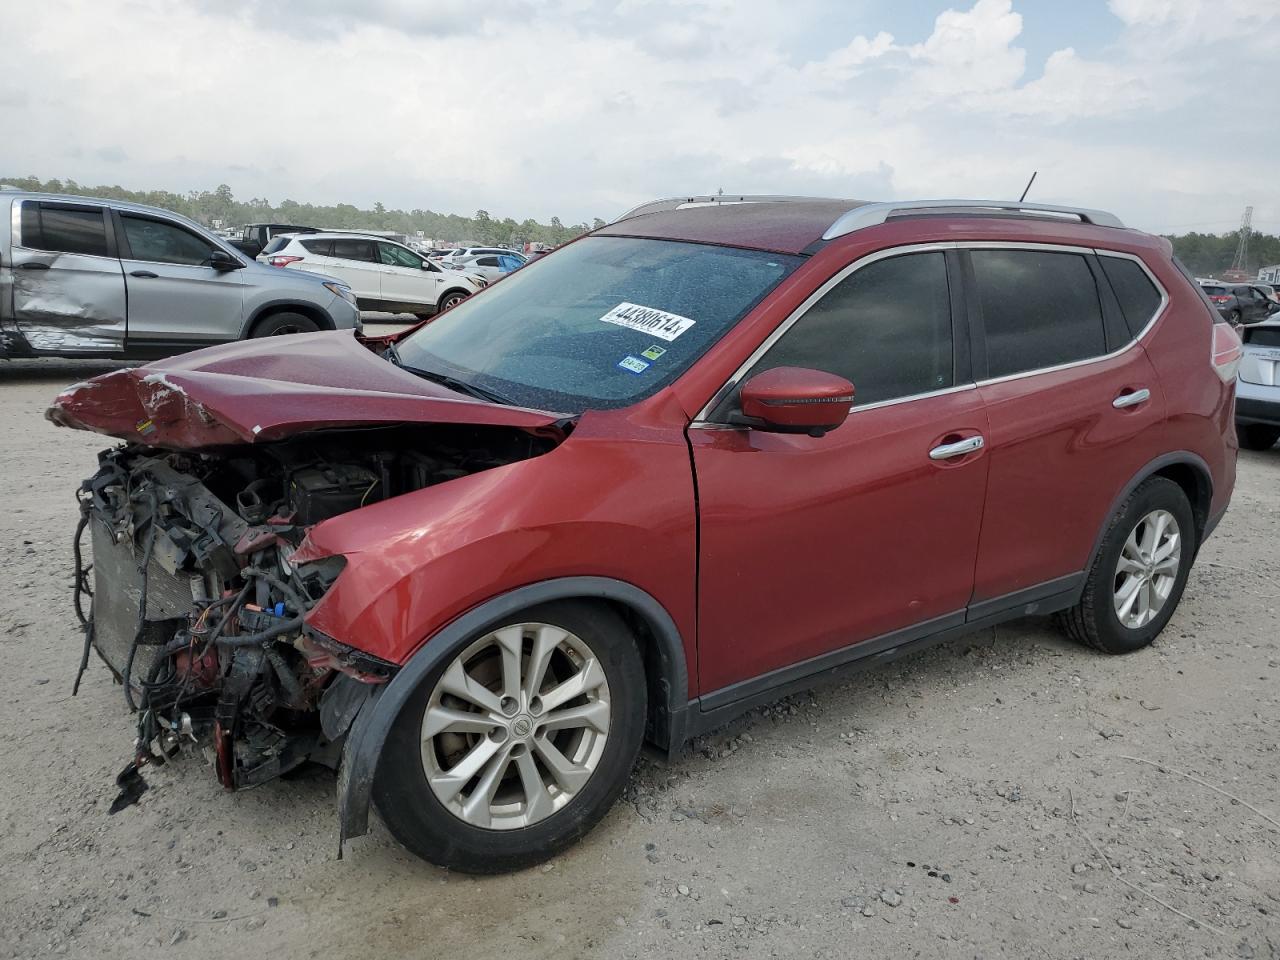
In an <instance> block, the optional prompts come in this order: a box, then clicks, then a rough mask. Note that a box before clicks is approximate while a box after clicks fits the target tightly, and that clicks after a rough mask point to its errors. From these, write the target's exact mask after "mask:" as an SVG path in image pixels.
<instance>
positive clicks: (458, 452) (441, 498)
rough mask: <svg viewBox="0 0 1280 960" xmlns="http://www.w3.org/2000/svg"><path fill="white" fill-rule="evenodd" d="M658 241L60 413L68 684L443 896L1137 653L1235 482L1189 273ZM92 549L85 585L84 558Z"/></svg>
mask: <svg viewBox="0 0 1280 960" xmlns="http://www.w3.org/2000/svg"><path fill="white" fill-rule="evenodd" d="M728 199H729V198H719V200H720V202H716V201H715V200H712V199H710V198H702V199H698V198H690V199H688V200H683V201H682V200H672V201H659V202H657V203H653V204H648V205H645V206H644V207H641V208H638V209H636V210H634V211H632V212H631V213H629V214H627V215H626V216H624V217H623V218H621V219H620V220H618V221H616V222H615V223H613V224H610V225H609V226H606V227H604V228H602V229H600V230H597V231H595V232H594V233H592V234H590V235H588V236H586V237H584V238H582V239H580V240H578V241H576V242H574V243H572V244H570V245H568V246H566V247H564V248H563V249H561V250H559V251H557V252H556V253H555V254H554V255H552V256H549V257H546V258H544V259H543V260H540V261H539V262H537V263H534V264H531V265H530V266H528V267H526V268H525V269H523V270H520V271H518V272H517V273H515V274H513V275H512V276H511V277H509V278H508V279H506V280H504V281H503V282H502V283H500V284H496V285H494V286H493V287H491V288H489V289H488V290H486V291H484V292H482V293H481V294H479V295H477V296H474V297H472V298H471V299H470V300H468V301H466V302H465V303H462V304H460V305H459V306H457V307H455V308H453V309H452V310H450V311H448V312H447V313H445V314H443V315H442V316H440V317H439V318H438V319H436V320H434V321H433V322H430V323H428V324H425V325H423V326H420V327H418V328H416V329H414V330H412V331H409V332H407V333H405V334H402V335H399V336H395V337H386V338H382V339H376V338H369V337H362V336H360V335H358V334H355V333H353V332H351V331H342V332H336V333H313V334H306V335H299V336H294V337H290V338H288V339H287V340H283V341H282V340H269V341H254V342H251V343H237V344H229V345H226V346H219V347H213V348H210V349H207V350H202V351H199V352H197V353H193V354H189V355H187V356H184V357H181V358H177V359H173V360H167V361H161V362H157V363H153V364H150V365H148V366H145V367H140V368H137V369H128V370H120V371H117V372H114V373H110V374H106V375H104V376H101V377H98V378H96V379H94V380H91V381H89V382H88V383H84V384H79V385H77V386H74V387H71V388H70V389H68V390H66V391H65V392H64V393H62V394H61V395H60V396H59V397H58V398H57V400H56V401H55V403H54V405H53V407H52V408H51V409H50V411H49V416H50V417H51V418H52V419H53V420H54V421H55V422H57V423H60V424H63V425H66V426H71V427H77V428H81V429H87V430H96V431H99V432H101V433H105V434H108V435H111V436H114V437H117V438H119V439H121V440H123V441H125V442H124V443H123V444H122V445H119V446H116V447H115V448H113V449H110V450H108V451H105V452H104V453H102V454H101V455H100V457H99V465H98V470H97V472H96V473H95V474H94V475H93V476H92V477H91V478H89V479H88V480H86V481H85V483H84V484H83V486H82V487H81V490H80V499H81V505H82V522H81V528H80V531H79V533H78V535H77V545H78V548H77V556H78V557H85V556H87V553H88V551H89V550H90V549H91V552H92V558H93V562H92V569H91V572H90V569H89V567H88V566H87V564H82V565H81V568H80V570H79V572H78V575H77V578H76V579H77V598H76V599H77V606H78V608H82V607H83V605H84V604H83V598H84V595H86V594H88V593H90V592H91V593H92V601H91V603H89V604H88V605H87V610H85V611H84V620H85V622H86V637H85V647H84V655H83V661H82V665H81V670H82V671H83V669H84V667H83V663H84V661H87V659H88V656H89V650H90V647H91V646H92V647H93V648H96V649H97V651H98V653H99V654H100V655H101V656H102V659H103V660H105V662H106V663H107V665H108V666H109V667H110V668H111V670H112V672H113V673H114V674H115V676H116V677H117V678H119V679H120V680H122V681H123V689H124V693H125V697H126V699H127V700H128V702H129V705H130V706H131V707H133V708H134V709H136V710H137V711H138V722H139V736H138V741H137V743H138V745H139V746H138V747H137V752H136V756H135V757H134V758H133V763H131V764H130V766H129V767H127V768H126V769H125V771H124V773H122V775H121V778H120V783H121V786H122V787H123V791H122V794H121V797H120V799H119V800H118V805H124V804H127V803H128V802H129V801H130V800H132V799H135V798H136V797H137V796H138V795H139V793H140V792H141V790H142V789H144V788H145V782H144V781H143V780H142V779H141V778H140V776H139V774H138V767H140V766H142V765H143V764H146V763H157V762H162V761H163V760H164V759H165V758H167V757H169V756H171V755H172V754H173V753H174V752H175V751H176V750H177V749H178V746H179V744H180V743H183V742H190V739H191V738H194V739H196V740H197V741H200V742H202V743H204V744H206V745H207V746H208V747H210V748H211V749H210V750H209V751H208V752H209V755H210V756H212V757H214V758H215V761H214V766H215V768H216V774H217V776H218V778H219V779H220V780H221V782H222V783H223V784H224V785H225V786H227V787H228V788H233V789H239V788H243V787H250V786H253V785H255V784H258V783H261V782H263V781H264V780H267V779H269V778H271V777H275V776H278V775H280V774H282V773H284V772H286V771H288V770H290V769H291V768H293V767H296V766H297V765H299V764H301V763H304V762H306V761H313V762H314V761H318V762H322V763H326V764H329V765H330V766H333V767H335V768H336V769H337V770H338V771H339V773H338V794H339V810H340V822H341V831H342V836H343V837H344V838H349V837H353V836H357V835H360V834H363V833H364V832H365V830H366V827H367V822H368V816H369V806H370V803H371V802H372V803H373V804H374V805H376V806H377V808H378V810H379V811H380V813H381V816H382V817H383V819H384V820H385V821H386V823H387V825H388V827H389V828H390V829H391V831H392V833H394V835H395V836H396V837H397V838H398V839H399V840H400V841H402V842H403V843H404V844H405V845H406V846H407V847H408V848H409V849H411V850H412V851H414V852H415V853H417V854H419V855H421V856H422V857H425V858H426V859H428V860H431V861H434V862H435V863H439V864H444V865H447V866H450V867H453V868H457V869H461V870H467V871H477V872H489V871H499V870H507V869H513V868H519V867H522V866H526V865H528V864H532V863H535V862H537V861H539V860H541V859H543V858H545V857H548V856H550V855H551V854H554V853H556V852H557V851H559V850H561V849H562V848H564V847H565V846H567V845H568V844H570V843H572V842H573V841H574V840H575V839H577V838H578V837H581V836H582V835H583V834H584V833H585V832H586V831H587V830H589V829H590V828H591V826H592V825H593V824H595V823H596V822H597V821H598V820H599V819H600V818H601V817H602V816H603V815H604V813H605V811H606V810H608V808H609V806H610V804H612V803H613V801H614V799H615V798H616V797H617V796H618V794H619V791H620V790H621V789H622V787H623V784H624V781H625V779H626V777H627V775H628V772H629V770H630V768H631V766H632V763H633V761H634V760H635V757H636V753H637V750H638V749H639V748H640V745H641V743H642V741H646V740H647V741H649V742H651V743H652V744H654V745H656V746H657V747H659V748H661V749H663V750H666V751H675V750H677V749H678V748H679V747H680V746H681V744H682V743H683V742H684V741H685V740H686V739H687V738H688V737H690V736H691V735H693V734H696V733H698V732H700V731H704V730H707V729H710V728H712V727H714V726H716V725H718V724H721V723H723V722H724V721H726V720H727V719H729V718H731V717H732V716H734V715H735V714H737V713H739V712H741V711H743V710H745V709H747V708H749V707H751V706H753V705H756V704H759V703H761V702H764V701H767V700H769V699H772V698H776V697H778V696H780V695H782V694H784V693H786V692H789V691H792V690H795V689H798V688H801V687H804V686H808V685H811V684H812V683H814V682H815V681H816V680H817V679H819V678H820V677H822V676H826V675H830V674H833V673H836V672H838V671H840V670H841V669H844V668H851V667H855V666H862V665H865V664H868V663H876V662H881V661H883V660H885V659H887V658H889V657H893V656H896V655H898V654H901V653H904V652H906V651H910V650H913V649H916V648H919V647H921V646H923V645H926V644H929V643H935V642H938V641H940V640H945V639H948V638H951V637H954V636H956V635H958V634H961V633H964V632H966V631H970V630H973V629H976V628H978V627H981V626H987V625H991V624H994V623H997V622H1000V621H1002V620H1007V619H1010V618H1013V617H1021V616H1024V615H1027V614H1053V613H1056V614H1058V615H1059V618H1060V620H1061V622H1062V624H1063V626H1064V627H1065V628H1066V630H1067V631H1068V632H1069V633H1070V634H1071V635H1072V636H1074V637H1076V638H1078V639H1079V640H1081V641H1084V642H1086V643H1088V644H1090V645H1092V646H1093V647H1096V648H1097V649H1099V650H1102V651H1105V652H1107V653H1127V652H1129V651H1133V650H1137V649H1139V648H1141V647H1144V646H1145V645H1147V644H1149V643H1150V642H1151V641H1152V640H1153V639H1154V638H1155V637H1156V635H1157V634H1159V632H1160V631H1161V630H1162V629H1163V628H1164V626H1165V624H1166V623H1167V622H1168V620H1169V618H1170V616H1172V614H1173V612H1174V609H1175V608H1176V606H1177V604H1178V600H1179V598H1180V597H1181V594H1182V591H1183V587H1184V585H1185V583H1186V580H1187V575H1188V572H1189V570H1190V568H1191V564H1192V562H1193V560H1194V559H1195V556H1196V551H1197V550H1198V548H1199V546H1200V544H1201V543H1202V542H1203V541H1204V539H1205V537H1207V536H1208V535H1209V534H1210V532H1211V531H1212V530H1213V528H1214V526H1215V524H1217V522H1218V521H1219V519H1220V518H1221V517H1222V514H1223V512H1224V511H1225V510H1226V508H1227V503H1228V500H1229V498H1230V496H1231V489H1232V484H1233V482H1234V475H1235V456H1236V441H1235V434H1234V427H1233V420H1232V408H1233V377H1234V373H1235V366H1236V364H1237V362H1238V360H1239V355H1240V345H1239V341H1238V339H1237V338H1236V335H1235V333H1234V332H1233V331H1232V330H1231V328H1230V327H1229V326H1228V325H1226V324H1223V323H1221V322H1219V318H1218V317H1217V315H1216V313H1215V312H1214V311H1213V310H1212V308H1211V306H1210V305H1209V304H1208V302H1207V301H1206V300H1205V299H1204V296H1203V295H1202V294H1201V293H1200V291H1199V290H1198V288H1197V287H1196V285H1195V284H1194V282H1193V281H1191V280H1190V279H1189V278H1188V277H1187V276H1186V274H1185V271H1183V270H1182V269H1181V267H1180V266H1179V265H1178V264H1177V263H1176V261H1175V260H1174V259H1173V258H1172V256H1171V251H1170V247H1169V244H1168V243H1167V242H1166V241H1164V240H1162V239H1159V238H1157V237H1152V236H1148V235H1146V234H1143V233H1139V232H1137V231H1134V230H1129V229H1125V228H1124V227H1123V226H1122V224H1120V222H1119V221H1118V220H1116V219H1115V218H1114V217H1112V216H1111V215H1109V214H1104V213H1100V212H1097V211H1090V210H1075V209H1067V208H1057V207H1044V206H1035V205H1025V204H1024V205H1013V204H1003V203H991V202H972V201H932V202H913V203H872V204H863V203H857V202H854V201H838V200H794V199H781V198H777V199H774V198H767V197H756V198H733V199H734V201H735V202H724V201H725V200H728ZM82 541H84V543H83V544H82Z"/></svg>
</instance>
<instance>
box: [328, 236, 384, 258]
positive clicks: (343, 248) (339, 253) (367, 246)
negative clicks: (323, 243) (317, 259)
mask: <svg viewBox="0 0 1280 960" xmlns="http://www.w3.org/2000/svg"><path fill="white" fill-rule="evenodd" d="M330 256H332V257H341V258H342V259H343V260H361V261H363V262H365V263H374V262H375V261H374V259H373V241H372V240H334V241H333V253H331V254H330Z"/></svg>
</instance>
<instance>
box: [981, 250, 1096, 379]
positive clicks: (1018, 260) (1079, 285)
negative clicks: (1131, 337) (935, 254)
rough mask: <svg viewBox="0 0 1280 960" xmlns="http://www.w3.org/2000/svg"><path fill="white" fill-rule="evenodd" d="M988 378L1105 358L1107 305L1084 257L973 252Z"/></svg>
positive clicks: (1048, 252)
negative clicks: (1100, 297)
mask: <svg viewBox="0 0 1280 960" xmlns="http://www.w3.org/2000/svg"><path fill="white" fill-rule="evenodd" d="M970 257H971V258H972V261H973V272H974V279H975V281H976V284H977V298H978V304H979V306H980V307H981V310H982V324H983V331H984V334H985V337H986V344H987V376H988V377H1005V376H1010V375H1012V374H1015V373H1025V372H1027V371H1030V370H1041V369H1044V368H1046V367H1056V366H1058V365H1060V364H1064V363H1071V362H1073V361H1076V360H1085V359H1088V358H1089V357H1100V356H1102V355H1103V354H1105V353H1106V352H1107V346H1106V336H1105V332H1104V329H1105V328H1104V326H1103V320H1102V305H1101V303H1100V301H1099V299H1098V288H1097V284H1095V283H1094V280H1093V272H1092V271H1091V270H1090V269H1089V264H1088V262H1087V261H1086V260H1085V258H1084V257H1083V256H1082V255H1080V254H1078V253H1059V252H1056V251H1054V252H1051V251H1039V250H973V251H970Z"/></svg>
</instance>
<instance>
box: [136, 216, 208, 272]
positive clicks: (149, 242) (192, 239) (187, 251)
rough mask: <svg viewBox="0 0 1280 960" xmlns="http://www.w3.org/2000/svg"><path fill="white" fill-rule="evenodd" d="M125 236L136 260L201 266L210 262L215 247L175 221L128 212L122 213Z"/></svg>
mask: <svg viewBox="0 0 1280 960" xmlns="http://www.w3.org/2000/svg"><path fill="white" fill-rule="evenodd" d="M120 219H121V221H122V222H123V223H124V235H125V237H126V238H127V239H128V241H129V250H130V251H131V253H132V255H133V259H134V260H146V261H148V262H151V263H176V264H182V265H185V266H200V265H201V264H205V263H208V262H209V254H210V253H211V252H212V251H213V247H212V246H211V245H210V244H209V242H208V241H207V240H205V239H203V238H202V237H197V236H196V235H195V234H194V233H192V232H191V231H189V230H186V229H183V228H182V227H180V226H178V225H177V224H175V223H167V222H165V221H163V220H150V219H147V218H145V217H135V216H132V215H130V214H127V213H123V214H121V215H120Z"/></svg>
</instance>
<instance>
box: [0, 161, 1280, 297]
mask: <svg viewBox="0 0 1280 960" xmlns="http://www.w3.org/2000/svg"><path fill="white" fill-rule="evenodd" d="M0 183H7V184H12V185H13V186H15V187H17V188H18V189H20V190H35V191H41V192H45V193H74V194H79V195H81V196H89V197H105V198H109V199H112V200H129V201H132V202H134V203H145V204H148V205H150V206H153V207H163V208H164V209H166V210H173V211H174V212H176V213H181V214H183V215H185V216H188V217H190V218H191V219H193V220H198V221H200V222H201V223H204V224H211V223H212V222H213V221H214V220H221V221H222V222H223V224H224V225H225V226H227V227H229V228H231V229H235V228H237V227H239V226H240V225H241V224H245V223H291V224H296V225H297V226H303V227H327V228H332V229H335V230H393V231H395V232H396V233H403V234H406V235H409V236H412V235H413V234H415V233H417V232H418V231H419V230H421V231H422V233H423V235H424V236H427V237H430V238H432V239H433V240H445V241H450V242H454V243H457V242H461V241H475V242H477V243H484V244H496V245H502V246H506V245H511V244H517V243H529V242H534V243H546V244H550V245H551V246H558V245H559V244H562V243H565V242H567V241H569V240H572V239H573V238H574V237H577V236H580V235H582V234H584V233H586V232H587V231H588V230H594V229H597V228H599V227H602V226H604V221H603V220H601V219H600V218H599V217H597V218H596V219H595V220H594V221H593V222H592V223H590V224H588V223H575V224H570V225H568V226H566V225H565V224H563V223H561V222H560V219H559V218H558V217H552V218H551V222H550V223H539V222H537V221H536V220H532V219H525V220H522V221H519V222H517V221H516V220H514V219H512V218H511V217H503V218H502V219H498V218H497V217H494V216H492V215H491V214H490V213H489V212H488V211H487V210H477V211H476V213H475V216H472V217H463V216H460V215H458V214H456V213H436V212H435V211H432V210H423V209H421V208H415V209H413V210H388V209H387V208H386V207H385V206H384V205H383V204H381V203H375V204H374V205H373V209H372V210H362V209H360V208H359V207H356V206H353V205H352V204H349V203H339V204H336V205H333V206H323V205H319V204H313V203H299V202H298V201H296V200H282V201H281V202H280V203H279V204H272V203H271V202H270V201H269V200H267V199H266V198H265V197H253V198H251V199H249V200H237V199H236V198H235V196H234V195H233V194H232V192H231V188H230V187H229V186H227V185H226V184H225V183H223V184H219V185H218V187H217V189H215V190H190V191H188V192H187V193H185V194H183V193H173V192H171V191H168V190H126V189H125V188H124V187H121V186H118V185H117V186H106V185H101V186H96V187H91V186H86V185H84V184H80V183H76V181H74V180H40V179H39V178H38V177H0ZM1169 240H1170V242H1172V243H1173V251H1174V253H1175V254H1177V256H1178V258H1179V259H1180V260H1181V261H1182V262H1183V263H1185V264H1186V265H1187V268H1188V269H1189V270H1191V272H1192V273H1194V274H1196V275H1197V276H1218V275H1220V274H1221V273H1222V272H1223V271H1225V270H1227V269H1229V268H1230V267H1231V263H1232V261H1233V260H1234V259H1235V254H1236V247H1237V245H1238V244H1239V242H1240V231H1239V230H1235V231H1232V232H1231V233H1184V234H1181V235H1171V236H1169ZM1248 261H1249V262H1248V263H1247V264H1246V265H1245V269H1246V270H1247V271H1248V272H1249V273H1250V274H1255V273H1256V272H1257V270H1258V268H1259V267H1260V266H1266V265H1270V264H1275V263H1280V236H1274V235H1272V234H1265V233H1259V232H1258V231H1256V230H1255V231H1251V232H1250V235H1249V257H1248Z"/></svg>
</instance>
